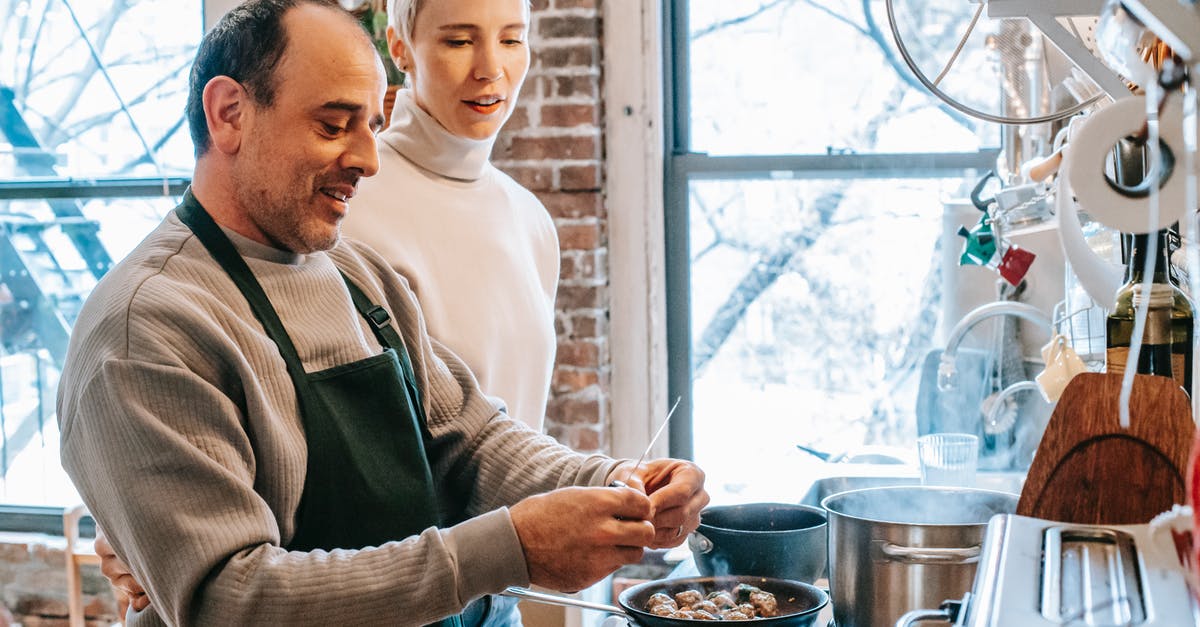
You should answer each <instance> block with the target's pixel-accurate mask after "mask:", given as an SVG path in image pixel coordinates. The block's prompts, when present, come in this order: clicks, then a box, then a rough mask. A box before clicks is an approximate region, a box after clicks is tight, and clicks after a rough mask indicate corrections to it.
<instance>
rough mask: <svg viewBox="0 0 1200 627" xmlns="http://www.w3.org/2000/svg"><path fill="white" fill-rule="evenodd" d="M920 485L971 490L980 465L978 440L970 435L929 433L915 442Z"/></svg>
mask: <svg viewBox="0 0 1200 627" xmlns="http://www.w3.org/2000/svg"><path fill="white" fill-rule="evenodd" d="M917 458H918V459H919V460H920V463H921V483H922V484H923V485H940V486H959V487H971V486H974V485H975V470H976V467H977V465H978V463H979V438H977V437H975V436H974V435H971V434H969V433H931V434H929V435H923V436H921V437H919V438H917Z"/></svg>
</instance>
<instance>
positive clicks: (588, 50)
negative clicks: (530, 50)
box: [533, 44, 600, 68]
mask: <svg viewBox="0 0 1200 627" xmlns="http://www.w3.org/2000/svg"><path fill="white" fill-rule="evenodd" d="M533 56H534V64H535V66H541V67H543V68H568V67H578V66H583V67H586V68H591V67H595V66H597V65H599V61H598V60H599V58H600V55H599V53H598V52H597V46H595V45H582V44H581V45H571V46H548V45H543V46H542V47H541V48H540V49H538V51H537V52H535V53H534V55H533Z"/></svg>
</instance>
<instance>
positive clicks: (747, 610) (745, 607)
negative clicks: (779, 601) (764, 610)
mask: <svg viewBox="0 0 1200 627" xmlns="http://www.w3.org/2000/svg"><path fill="white" fill-rule="evenodd" d="M737 611H739V612H741V613H743V614H745V615H746V616H749V617H750V618H754V617H755V616H758V611H757V610H755V609H754V606H753V605H750V604H749V603H740V604H738V606H737Z"/></svg>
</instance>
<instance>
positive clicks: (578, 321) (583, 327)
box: [568, 313, 608, 340]
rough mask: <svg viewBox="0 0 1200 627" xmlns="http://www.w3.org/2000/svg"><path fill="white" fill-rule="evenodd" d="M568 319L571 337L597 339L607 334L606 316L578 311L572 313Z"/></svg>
mask: <svg viewBox="0 0 1200 627" xmlns="http://www.w3.org/2000/svg"><path fill="white" fill-rule="evenodd" d="M568 320H569V323H570V324H569V326H570V329H571V338H573V339H581V340H582V339H599V338H604V337H606V336H607V335H608V318H607V316H605V317H600V316H597V315H595V314H590V313H579V314H575V315H572V316H571V317H570V318H569V319H568Z"/></svg>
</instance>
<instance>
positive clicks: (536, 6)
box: [530, 0, 550, 13]
mask: <svg viewBox="0 0 1200 627" xmlns="http://www.w3.org/2000/svg"><path fill="white" fill-rule="evenodd" d="M530 4H531V7H530V8H531V9H532V10H533V12H534V13H537V12H538V11H544V10H546V9H547V8H549V7H550V0H532V1H531V3H530Z"/></svg>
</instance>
